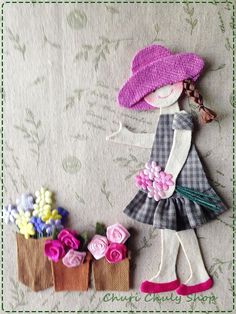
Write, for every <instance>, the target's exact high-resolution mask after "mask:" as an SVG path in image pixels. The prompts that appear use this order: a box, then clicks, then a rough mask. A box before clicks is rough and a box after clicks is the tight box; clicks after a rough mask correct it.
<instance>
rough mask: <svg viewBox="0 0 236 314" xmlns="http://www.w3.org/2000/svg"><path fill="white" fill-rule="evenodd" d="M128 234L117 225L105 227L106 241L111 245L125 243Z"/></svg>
mask: <svg viewBox="0 0 236 314" xmlns="http://www.w3.org/2000/svg"><path fill="white" fill-rule="evenodd" d="M129 237H130V233H129V232H128V230H127V229H125V227H124V226H122V225H121V224H119V223H116V224H114V225H111V226H109V227H107V239H108V240H109V241H110V242H112V243H125V242H126V241H127V239H128V238H129Z"/></svg>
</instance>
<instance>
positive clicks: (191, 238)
mask: <svg viewBox="0 0 236 314" xmlns="http://www.w3.org/2000/svg"><path fill="white" fill-rule="evenodd" d="M176 235H177V238H178V239H179V242H180V244H181V246H182V249H183V251H184V255H185V257H186V259H187V262H188V265H189V268H190V277H189V278H188V280H187V281H186V282H185V284H188V285H189V286H191V285H196V284H199V283H202V282H205V281H207V280H208V279H209V275H208V273H207V271H206V268H205V265H204V262H203V259H202V255H201V251H200V247H199V244H198V239H197V236H196V233H195V231H194V230H193V229H189V230H184V231H179V232H176Z"/></svg>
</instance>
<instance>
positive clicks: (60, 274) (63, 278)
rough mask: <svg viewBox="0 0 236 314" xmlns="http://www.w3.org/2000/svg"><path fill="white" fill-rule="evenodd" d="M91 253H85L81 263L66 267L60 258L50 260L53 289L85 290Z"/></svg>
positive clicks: (87, 283)
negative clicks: (55, 260)
mask: <svg viewBox="0 0 236 314" xmlns="http://www.w3.org/2000/svg"><path fill="white" fill-rule="evenodd" d="M90 260H91V255H90V253H87V255H86V257H85V261H84V263H83V264H81V265H79V266H77V267H71V268H68V267H66V266H65V265H64V264H63V263H62V261H61V260H60V261H59V262H57V263H54V262H52V263H51V265H52V275H53V283H54V290H55V291H64V290H67V291H86V290H88V285H89V266H90Z"/></svg>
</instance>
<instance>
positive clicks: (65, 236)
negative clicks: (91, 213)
mask: <svg viewBox="0 0 236 314" xmlns="http://www.w3.org/2000/svg"><path fill="white" fill-rule="evenodd" d="M75 235H76V232H75V231H73V230H69V229H63V230H61V231H60V232H59V234H58V236H57V238H58V240H60V241H61V243H63V244H64V245H65V246H67V247H69V248H70V249H78V248H79V245H80V241H79V240H78V239H76V237H75Z"/></svg>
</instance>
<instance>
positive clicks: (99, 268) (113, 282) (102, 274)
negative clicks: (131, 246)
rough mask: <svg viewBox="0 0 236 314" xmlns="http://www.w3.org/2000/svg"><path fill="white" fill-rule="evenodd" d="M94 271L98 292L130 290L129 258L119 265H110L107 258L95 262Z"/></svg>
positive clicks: (93, 264)
mask: <svg viewBox="0 0 236 314" xmlns="http://www.w3.org/2000/svg"><path fill="white" fill-rule="evenodd" d="M92 269H93V279H94V286H95V289H96V290H98V291H100V290H110V291H128V290H129V258H125V259H124V260H123V261H121V262H119V263H117V264H109V263H108V262H107V261H106V259H105V258H102V259H100V260H93V263H92Z"/></svg>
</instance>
